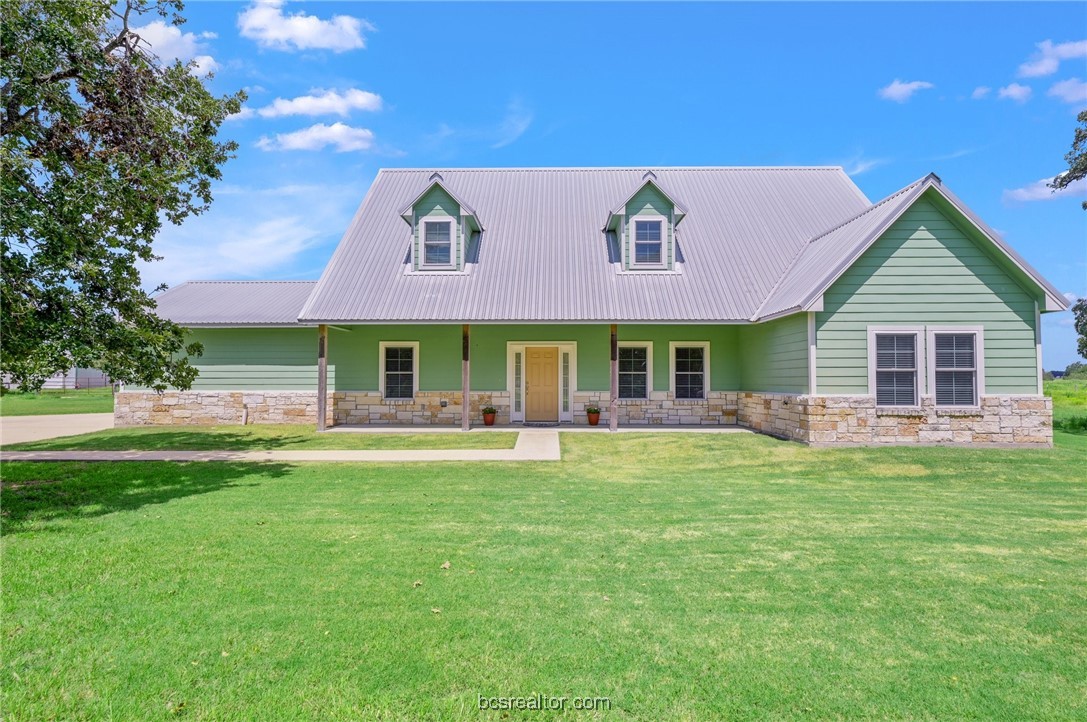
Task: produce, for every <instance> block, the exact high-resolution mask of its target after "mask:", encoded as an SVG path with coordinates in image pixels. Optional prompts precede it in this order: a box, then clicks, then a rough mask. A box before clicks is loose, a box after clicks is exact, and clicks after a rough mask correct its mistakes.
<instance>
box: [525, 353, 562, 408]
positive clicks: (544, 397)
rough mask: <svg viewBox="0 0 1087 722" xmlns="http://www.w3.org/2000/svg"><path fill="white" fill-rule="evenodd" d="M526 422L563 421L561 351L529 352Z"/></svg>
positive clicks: (526, 375) (526, 376) (527, 356)
mask: <svg viewBox="0 0 1087 722" xmlns="http://www.w3.org/2000/svg"><path fill="white" fill-rule="evenodd" d="M525 358H526V363H525V421H558V420H559V350H558V349H557V348H555V347H554V346H545V347H539V346H529V347H528V348H527V349H525Z"/></svg>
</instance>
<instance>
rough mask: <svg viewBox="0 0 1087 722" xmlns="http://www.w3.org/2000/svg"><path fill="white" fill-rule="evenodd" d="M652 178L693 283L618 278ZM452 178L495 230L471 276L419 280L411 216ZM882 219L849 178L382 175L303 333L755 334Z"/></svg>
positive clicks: (624, 171)
mask: <svg viewBox="0 0 1087 722" xmlns="http://www.w3.org/2000/svg"><path fill="white" fill-rule="evenodd" d="M649 170H652V172H653V174H654V176H655V177H656V179H657V181H658V182H659V183H660V185H661V186H662V187H664V188H667V189H668V192H669V194H671V195H673V196H674V199H675V200H676V201H677V202H679V203H681V204H682V205H683V206H684V208H685V209H686V211H687V216H686V218H685V219H684V221H683V223H682V224H681V225H680V226H679V228H678V232H677V241H678V244H679V252H680V255H681V256H682V259H683V263H682V271H681V273H678V274H675V273H659V272H655V273H654V272H646V273H616V268H615V267H614V266H613V265H612V264H611V263H610V262H609V259H608V245H607V238H606V236H605V233H604V232H603V231H602V230H601V226H602V223H603V222H604V221H605V220H606V219H607V217H608V213H609V211H611V210H612V209H613V208H615V206H616V204H617V203H619V202H621V201H622V200H623V199H624V198H627V197H629V196H630V195H631V193H633V192H634V191H635V190H637V189H638V188H639V187H641V185H642V184H643V183H644V182H645V180H644V176H645V174H646V171H649ZM435 172H438V173H440V175H441V179H442V183H443V184H444V185H445V186H446V187H447V188H448V189H449V190H451V191H452V192H453V193H455V194H456V195H457V196H458V197H460V198H462V199H464V201H465V202H466V203H469V204H471V206H472V208H474V209H475V210H476V211H477V212H478V213H479V215H480V216H481V217H484V218H486V219H487V224H486V228H487V230H486V232H485V233H484V234H483V239H482V243H481V247H480V251H479V259H478V263H474V264H470V265H469V266H468V272H467V273H465V274H449V273H433V274H406V273H405V263H404V262H405V256H406V255H407V253H408V251H409V248H410V242H411V236H410V229H409V227H408V225H407V224H405V223H404V221H403V219H402V218H401V217H400V215H399V212H400V210H401V209H402V208H403V207H404V204H405V203H407V202H410V201H411V199H413V198H416V197H418V196H419V194H420V193H422V192H423V191H424V190H425V189H426V188H427V187H428V186H429V185H430V183H431V182H432V181H431V180H430V179H431V176H433V174H434V173H435ZM869 205H870V202H869V201H868V200H867V199H866V198H865V197H864V195H863V194H862V193H861V192H860V190H859V189H858V188H857V187H856V186H855V185H854V184H853V182H852V181H851V180H850V179H849V177H848V176H847V175H846V174H845V173H844V172H843V171H842V169H841V168H838V167H833V168H646V167H639V168H474V169H444V168H437V169H436V168H427V169H403V170H402V169H393V170H389V169H386V170H382V171H380V172H379V173H378V176H377V178H376V179H375V180H374V184H373V186H372V187H371V188H370V192H369V193H368V194H367V196H366V198H365V200H364V201H363V203H362V205H361V206H360V207H359V210H358V211H357V213H356V214H355V218H354V220H353V221H352V223H351V225H350V227H349V228H348V229H347V232H346V233H345V234H344V236H343V240H341V241H340V245H339V247H338V248H337V249H336V252H335V253H334V254H333V256H332V260H331V261H330V262H329V264H328V266H327V267H326V269H325V272H324V274H323V275H322V276H321V280H320V281H318V283H317V287H316V288H315V289H314V292H313V294H312V296H311V297H310V299H309V301H308V302H307V303H306V304H305V307H304V308H303V310H302V313H301V318H300V320H301V321H303V322H310V323H312V322H325V321H327V322H331V323H336V322H363V323H365V322H396V321H402V322H411V321H420V322H423V321H427V322H434V321H437V322H441V321H446V322H466V323H467V322H488V321H490V322H498V321H509V322H518V321H523V322H545V321H575V322H576V321H627V322H635V321H646V322H665V321H696V322H697V321H731V320H735V321H741V320H747V319H750V318H751V317H752V316H753V315H754V314H755V312H756V311H757V309H758V308H759V306H760V305H761V304H762V302H763V301H764V300H765V299H766V297H767V295H768V294H769V293H770V291H771V289H772V288H773V287H774V285H775V284H776V283H777V281H778V280H779V278H780V277H781V275H782V273H783V272H784V271H785V269H786V267H787V266H788V265H789V263H790V262H791V261H792V260H793V258H794V257H795V256H796V255H797V252H798V251H799V250H800V249H801V248H802V247H803V245H804V244H805V242H806V241H807V240H808V239H810V238H811V237H812V236H814V235H816V234H817V233H820V232H822V231H823V230H825V229H827V228H830V227H833V226H834V225H836V224H838V223H841V221H842V220H843V219H845V218H849V217H851V216H854V215H856V214H857V213H859V212H860V211H862V210H864V209H865V208H867V207H868V206H869Z"/></svg>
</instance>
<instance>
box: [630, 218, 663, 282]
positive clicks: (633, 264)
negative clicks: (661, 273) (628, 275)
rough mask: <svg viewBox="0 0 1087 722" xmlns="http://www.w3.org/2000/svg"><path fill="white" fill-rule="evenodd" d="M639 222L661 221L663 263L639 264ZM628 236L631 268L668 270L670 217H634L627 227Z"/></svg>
mask: <svg viewBox="0 0 1087 722" xmlns="http://www.w3.org/2000/svg"><path fill="white" fill-rule="evenodd" d="M638 221H659V222H660V224H661V240H660V243H661V262H660V263H638V260H637V259H638V256H637V254H636V253H635V249H636V244H637V243H638V240H637V237H638V234H637V232H636V231H637V228H638ZM627 236H628V238H629V246H630V247H629V251H630V267H631V268H639V269H644V268H651V269H666V268H668V217H667V216H658V215H641V216H633V217H632V218H631V219H630V220H629V221H628V225H627Z"/></svg>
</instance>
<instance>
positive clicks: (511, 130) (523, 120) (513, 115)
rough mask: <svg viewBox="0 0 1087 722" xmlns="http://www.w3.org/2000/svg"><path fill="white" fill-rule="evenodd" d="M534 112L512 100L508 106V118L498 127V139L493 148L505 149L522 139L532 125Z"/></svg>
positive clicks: (519, 102) (518, 101)
mask: <svg viewBox="0 0 1087 722" xmlns="http://www.w3.org/2000/svg"><path fill="white" fill-rule="evenodd" d="M532 117H533V116H532V112H531V111H529V110H527V109H525V108H524V106H523V105H522V104H521V101H520V100H517V99H514V100H511V101H510V103H509V105H507V106H506V116H505V117H504V118H503V119H502V123H501V124H499V126H498V138H497V140H495V142H494V143H493V144H492V145H491V147H492V148H504V147H505V146H507V145H509V144H510V143H512V142H513V141H515V140H517V139H518V138H520V137H521V136H522V135H523V134H524V132H525V131H526V130H528V126H530V125H532Z"/></svg>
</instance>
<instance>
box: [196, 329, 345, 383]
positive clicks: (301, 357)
mask: <svg viewBox="0 0 1087 722" xmlns="http://www.w3.org/2000/svg"><path fill="white" fill-rule="evenodd" d="M190 338H191V340H192V341H199V342H200V343H201V344H203V346H204V354H203V355H202V356H200V357H194V358H192V359H190V361H191V363H192V364H193V365H194V366H196V368H197V369H198V370H199V371H200V375H199V376H198V377H197V378H196V381H195V382H193V385H192V388H193V390H196V391H315V390H316V389H317V329H316V328H206V329H195V330H193V331H191V334H190ZM328 373H329V384H330V385H331V384H332V383H333V381H334V379H335V374H336V369H335V367H334V366H333V365H332V364H329V369H328Z"/></svg>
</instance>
